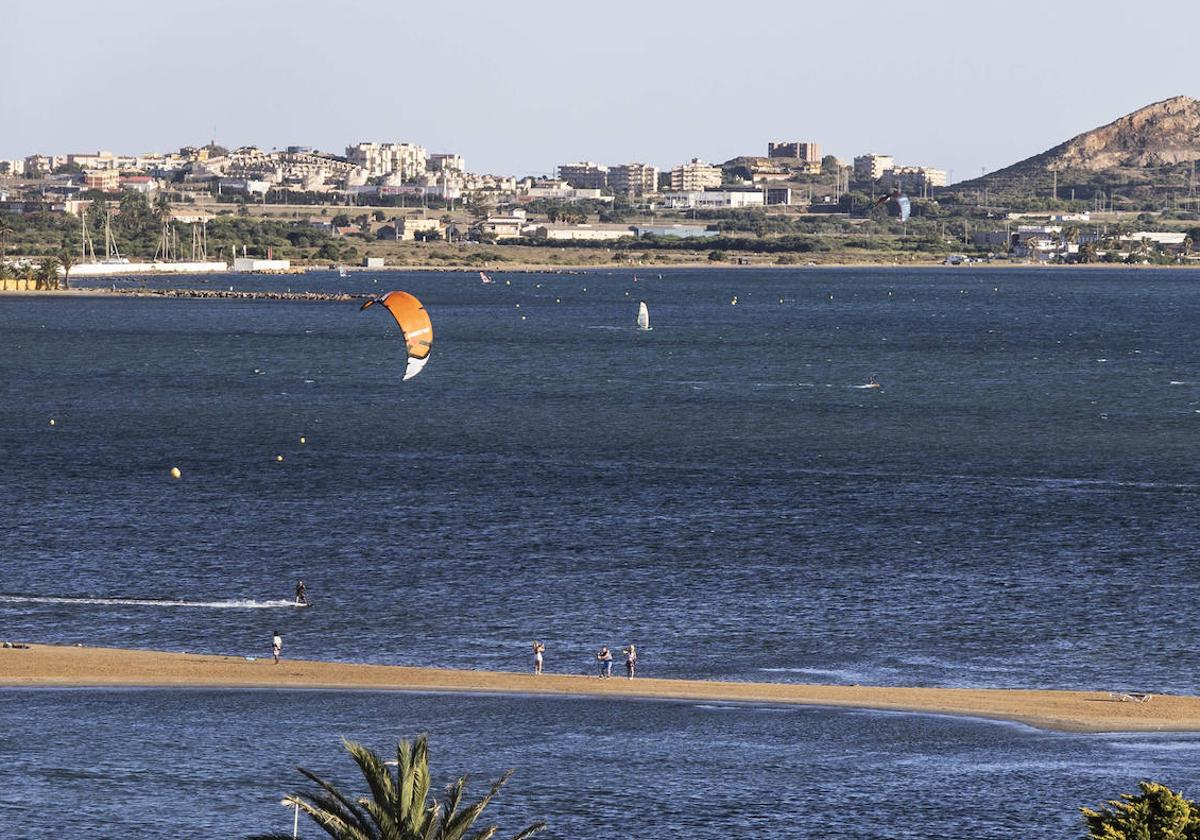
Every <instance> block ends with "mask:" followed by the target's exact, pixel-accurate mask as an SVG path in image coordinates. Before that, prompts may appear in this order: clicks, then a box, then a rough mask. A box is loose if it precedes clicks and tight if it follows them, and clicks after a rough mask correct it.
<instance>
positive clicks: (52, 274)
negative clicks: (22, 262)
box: [37, 257, 58, 289]
mask: <svg viewBox="0 0 1200 840" xmlns="http://www.w3.org/2000/svg"><path fill="white" fill-rule="evenodd" d="M37 287H38V288H39V289H57V288H58V259H57V258H55V257H46V258H45V259H44V260H42V264H41V266H40V267H39V268H38V272H37Z"/></svg>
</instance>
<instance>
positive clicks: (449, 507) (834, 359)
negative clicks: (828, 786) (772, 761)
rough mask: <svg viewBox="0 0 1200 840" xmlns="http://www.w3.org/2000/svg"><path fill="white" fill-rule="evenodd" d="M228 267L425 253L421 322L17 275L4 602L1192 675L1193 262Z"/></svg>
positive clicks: (1164, 684)
mask: <svg viewBox="0 0 1200 840" xmlns="http://www.w3.org/2000/svg"><path fill="white" fill-rule="evenodd" d="M376 281H378V282H376ZM195 282H199V281H195ZM220 283H221V284H223V285H229V284H230V283H232V284H233V285H235V286H244V285H258V286H260V287H261V286H267V285H270V286H272V287H274V286H276V285H278V284H286V285H290V286H292V287H293V288H297V289H308V288H313V289H348V290H351V291H355V290H359V291H373V292H374V291H379V290H381V289H385V288H393V287H394V288H405V289H408V290H410V291H414V292H416V293H417V294H419V295H420V296H421V297H422V299H423V300H424V302H425V304H426V306H427V307H428V309H429V311H430V313H431V315H432V316H433V318H434V322H435V329H436V331H437V346H436V348H435V351H434V356H433V359H432V361H431V362H430V364H429V366H428V367H427V368H426V370H425V372H424V373H423V374H422V375H421V376H420V377H419V378H418V379H416V380H413V381H412V382H409V383H404V384H403V385H402V384H401V383H400V382H399V376H398V366H397V365H396V363H395V358H396V357H395V354H396V350H397V345H396V336H395V333H394V330H393V329H391V328H390V327H389V324H388V323H387V320H386V319H385V318H376V317H372V316H374V315H375V312H374V311H368V312H366V313H362V314H360V313H358V312H357V311H356V310H357V307H355V306H354V305H353V304H305V303H273V302H266V301H262V302H257V301H249V302H239V301H203V300H154V299H129V298H112V299H103V298H101V299H87V300H80V299H69V300H68V299H46V298H13V297H9V298H3V299H0V336H3V339H4V341H3V344H4V352H3V353H0V465H2V466H0V470H2V472H0V476H2V477H3V478H2V480H0V507H2V508H3V509H4V510H5V511H6V516H7V521H6V526H5V528H4V533H3V536H2V537H0V557H2V561H3V577H2V580H0V595H4V596H7V597H5V598H0V627H3V628H4V630H3V635H5V636H11V637H14V638H22V639H26V640H30V641H47V642H77V641H78V642H85V643H103V644H112V645H134V646H145V647H156V648H167V649H176V650H206V651H214V652H225V653H233V654H241V655H262V654H264V653H266V652H267V650H266V644H269V638H270V632H271V630H273V629H275V628H279V629H281V630H282V631H283V632H284V635H285V637H286V638H287V646H288V652H289V653H291V654H293V655H296V656H313V657H324V658H333V659H344V660H357V661H363V660H365V661H378V662H396V663H405V664H419V665H425V664H433V665H452V666H462V667H486V668H513V669H519V668H525V667H526V666H527V665H528V662H527V661H526V660H527V650H528V641H529V640H530V639H532V638H541V639H543V640H545V641H546V643H547V670H551V671H560V672H582V671H584V670H585V669H589V670H590V664H591V659H590V656H591V652H592V651H593V650H594V649H595V648H597V647H598V646H599V645H600V644H605V643H607V644H609V645H614V644H622V643H624V642H626V641H629V640H632V641H636V642H637V643H638V646H639V650H640V651H641V652H642V656H641V663H640V664H641V666H642V669H643V670H644V672H645V673H646V674H647V675H669V676H689V677H698V676H714V677H720V678H726V679H771V680H796V681H812V680H816V681H829V682H857V683H901V684H926V685H988V686H992V685H997V686H1056V687H1088V688H1091V687H1097V688H1110V687H1114V688H1128V689H1139V690H1150V691H1167V690H1173V691H1191V690H1194V677H1193V675H1194V674H1195V673H1196V672H1197V669H1198V666H1200V661H1198V660H1197V656H1196V654H1195V651H1194V646H1193V640H1194V639H1196V638H1197V637H1200V618H1198V617H1197V613H1196V611H1195V610H1192V609H1190V607H1189V605H1190V604H1191V603H1192V602H1193V601H1194V600H1195V599H1196V596H1197V594H1198V593H1197V583H1198V581H1197V568H1196V564H1195V560H1194V558H1195V556H1196V553H1197V548H1198V545H1197V537H1196V533H1195V529H1194V527H1193V523H1194V522H1195V519H1196V513H1197V504H1196V502H1197V495H1198V491H1197V488H1198V487H1200V475H1197V469H1196V462H1197V459H1196V454H1197V452H1196V444H1195V441H1196V439H1197V438H1196V433H1197V427H1196V424H1197V423H1200V413H1198V412H1200V392H1198V391H1197V386H1195V385H1189V384H1188V383H1196V382H1200V362H1198V359H1197V352H1196V348H1197V347H1198V346H1200V343H1198V342H1197V338H1198V336H1197V331H1198V330H1200V292H1198V291H1197V289H1196V287H1195V285H1194V284H1195V277H1194V273H1193V272H1183V271H1171V272H1153V271H1132V272H1127V271H1119V270H1118V271H1095V272H1092V271H1086V272H1054V273H1050V272H1043V271H1035V272H1026V271H1022V270H1018V269H1010V270H1004V271H991V270H974V269H971V270H964V269H958V270H948V271H923V272H905V271H903V270H884V271H879V270H854V271H823V270H809V271H756V270H754V271H752V270H747V271H736V272H721V271H708V272H687V271H678V272H666V273H664V275H663V279H662V280H658V279H657V278H656V277H653V276H651V277H649V278H647V277H645V276H642V277H640V282H639V283H638V284H637V286H636V287H634V286H632V284H631V276H630V275H629V274H628V273H625V272H622V273H613V274H607V273H600V274H590V275H586V276H539V275H514V276H513V278H512V285H511V286H503V285H499V284H497V285H495V286H491V287H482V286H480V285H479V284H478V282H477V280H476V279H475V278H474V277H473V276H467V275H430V274H424V275H416V274H387V275H383V274H365V273H364V274H357V275H354V276H353V277H351V278H347V279H345V280H341V279H338V278H336V277H335V276H332V275H310V276H308V277H306V278H299V279H298V278H286V279H264V278H234V279H233V280H231V281H229V282H227V281H226V280H224V279H222V280H221V281H220ZM539 283H540V284H542V285H541V288H538V286H537V284H539ZM584 287H586V288H587V291H586V292H584V291H583V289H584ZM628 290H633V291H632V295H634V296H636V297H635V300H636V299H637V298H641V299H645V300H647V301H648V302H649V305H650V309H651V317H652V322H653V323H654V330H653V331H652V332H650V333H645V334H638V333H636V332H635V331H634V330H633V329H632V328H631V327H632V323H633V318H634V315H635V314H636V313H635V306H636V303H630V298H627V297H626V296H625V295H624V292H625V291H628ZM733 294H736V295H737V296H738V300H739V304H738V306H736V307H731V306H729V303H728V302H729V300H730V297H731V295H733ZM831 294H832V295H833V299H832V300H830V298H829V295H831ZM780 298H783V299H784V300H785V301H786V302H785V303H784V304H780V303H779V302H778V301H779V299H780ZM556 299H558V300H561V303H556V302H555V301H556ZM516 303H520V304H521V307H520V309H519V311H518V310H517V309H516V308H515V304H516ZM521 315H525V316H526V320H524V321H522V320H520V316H521ZM596 327H605V328H613V329H595V328H596ZM1101 360H1103V361H1101ZM872 375H874V376H876V377H877V378H878V380H879V381H880V382H881V383H882V385H883V387H882V388H880V389H878V390H866V389H860V388H858V387H856V386H859V385H861V384H863V383H865V382H866V381H867V378H868V377H869V376H872ZM49 418H55V419H56V424H55V426H54V427H50V425H49ZM301 435H303V436H305V437H306V439H307V441H308V442H307V443H306V444H304V445H301V444H300V443H299V437H300V436H301ZM276 455H284V456H285V459H284V460H283V461H282V462H280V461H277V460H275V457H276ZM171 466H179V467H180V468H181V469H182V471H183V476H184V477H183V479H182V480H181V481H178V482H172V481H170V479H169V478H168V476H167V470H168V469H169V468H170V467H171ZM298 577H304V578H305V579H306V580H307V581H308V584H309V591H310V594H311V596H312V598H313V599H314V601H315V602H316V607H315V608H314V609H311V610H304V611H295V610H290V609H287V608H285V607H283V606H280V607H279V608H278V609H241V608H239V606H238V605H239V604H244V605H245V606H247V607H249V606H263V605H268V604H271V603H273V602H282V601H284V600H285V599H287V597H288V596H289V595H290V594H291V587H292V585H293V583H294V581H295V579H296V578H298ZM146 601H153V602H188V603H205V604H212V605H220V606H221V607H223V608H220V609H215V608H214V609H206V608H194V609H171V608H165V607H164V605H163V604H161V603H154V604H150V603H145V602H146ZM224 607H229V608H224ZM264 643H266V644H264ZM156 702H157V701H156ZM288 702H291V701H288ZM417 718H419V715H418V716H416V717H415V718H414V723H415V721H416V719H417ZM755 719H757V718H755ZM841 719H842V718H839V720H841ZM425 725H428V724H425ZM418 728H420V725H418ZM572 728H575V727H574V726H573V727H572ZM697 743H699V742H697ZM320 746H321V748H323V749H324V748H327V746H328V745H327V744H321V745H320ZM878 748H879V749H880V750H883V751H885V752H886V751H887V749H888V747H887V745H886V744H880V745H878ZM628 752H629V750H628V749H625V750H624V751H623V752H621V753H620V754H621V755H622V756H625V755H627V754H628ZM519 763H523V764H528V762H519ZM860 764H861V761H860ZM470 769H475V768H474V766H472V767H471V768H470ZM558 771H559V768H557V767H556V768H555V772H556V773H557V772H558ZM706 778H710V779H711V778H712V777H711V776H707V777H706ZM1115 792H1116V791H1108V790H1106V791H1104V792H1103V794H1102V795H1108V794H1109V793H1115ZM813 801H814V802H815V801H821V798H820V796H818V795H816V794H814V795H813ZM803 804H806V805H811V804H812V802H810V801H808V800H805V802H804V803H803ZM867 833H868V834H869V833H870V832H867ZM570 836H586V835H580V834H573V835H570ZM595 836H605V835H603V833H601V834H597V835H595Z"/></svg>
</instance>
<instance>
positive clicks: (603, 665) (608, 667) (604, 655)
mask: <svg viewBox="0 0 1200 840" xmlns="http://www.w3.org/2000/svg"><path fill="white" fill-rule="evenodd" d="M596 661H598V662H599V663H600V679H602V680H606V679H608V678H609V677H611V676H612V651H610V650H609V649H608V645H605V646H604V647H602V648H600V652H599V653H597V654H596Z"/></svg>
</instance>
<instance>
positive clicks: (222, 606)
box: [0, 595, 302, 610]
mask: <svg viewBox="0 0 1200 840" xmlns="http://www.w3.org/2000/svg"><path fill="white" fill-rule="evenodd" d="M0 603H8V604H71V605H74V604H78V605H81V606H82V605H89V606H102V607H112V606H117V607H194V608H199V609H209V610H278V609H285V608H289V607H290V608H296V607H299V606H302V605H300V604H297V603H296V602H295V601H287V600H283V599H279V600H273V601H256V600H254V599H253V598H245V599H237V598H235V599H230V600H228V601H172V600H165V599H164V600H158V599H154V598H70V597H60V596H52V595H0Z"/></svg>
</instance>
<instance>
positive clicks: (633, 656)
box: [621, 642, 637, 679]
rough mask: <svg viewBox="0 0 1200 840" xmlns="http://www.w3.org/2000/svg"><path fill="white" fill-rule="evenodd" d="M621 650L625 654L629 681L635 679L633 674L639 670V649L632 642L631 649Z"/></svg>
mask: <svg viewBox="0 0 1200 840" xmlns="http://www.w3.org/2000/svg"><path fill="white" fill-rule="evenodd" d="M621 650H622V651H624V653H625V673H627V674H628V675H629V679H633V672H634V671H636V670H637V648H636V647H634V646H633V642H630V643H629V647H626V648H621Z"/></svg>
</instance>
